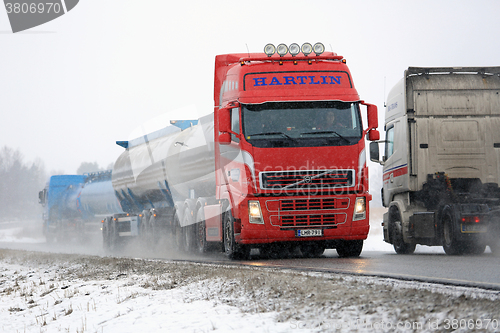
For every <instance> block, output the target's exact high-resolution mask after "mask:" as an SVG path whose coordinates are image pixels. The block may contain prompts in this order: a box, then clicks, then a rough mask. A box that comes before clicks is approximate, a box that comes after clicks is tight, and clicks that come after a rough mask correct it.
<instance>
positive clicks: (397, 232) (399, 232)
mask: <svg viewBox="0 0 500 333" xmlns="http://www.w3.org/2000/svg"><path fill="white" fill-rule="evenodd" d="M389 232H390V235H391V240H392V246H393V247H394V251H396V253H397V254H412V253H413V252H415V247H416V246H417V245H416V244H413V243H405V241H404V238H403V222H402V219H401V214H400V213H399V212H396V213H395V220H394V221H393V222H392V223H391V224H390V226H389Z"/></svg>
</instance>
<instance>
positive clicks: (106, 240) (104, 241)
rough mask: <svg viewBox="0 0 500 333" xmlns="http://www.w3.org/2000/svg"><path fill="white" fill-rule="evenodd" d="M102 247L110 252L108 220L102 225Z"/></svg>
mask: <svg viewBox="0 0 500 333" xmlns="http://www.w3.org/2000/svg"><path fill="white" fill-rule="evenodd" d="M102 247H103V249H104V250H105V251H108V250H109V222H108V218H105V219H104V222H103V224H102Z"/></svg>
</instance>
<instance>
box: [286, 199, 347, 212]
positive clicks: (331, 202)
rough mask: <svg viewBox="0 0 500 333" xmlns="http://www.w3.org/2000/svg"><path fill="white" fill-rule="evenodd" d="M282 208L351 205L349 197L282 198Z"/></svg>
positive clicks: (324, 207) (336, 207)
mask: <svg viewBox="0 0 500 333" xmlns="http://www.w3.org/2000/svg"><path fill="white" fill-rule="evenodd" d="M280 202H281V210H282V211H289V210H319V209H339V208H347V207H348V206H349V199H347V198H343V199H298V200H281V201H280Z"/></svg>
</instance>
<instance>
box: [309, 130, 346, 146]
mask: <svg viewBox="0 0 500 333" xmlns="http://www.w3.org/2000/svg"><path fill="white" fill-rule="evenodd" d="M302 134H312V135H316V134H335V135H336V136H337V137H338V138H340V139H343V140H344V141H346V142H349V143H351V141H349V140H348V139H346V138H344V137H343V136H342V135H340V134H339V133H337V132H335V131H315V132H304V133H300V135H302Z"/></svg>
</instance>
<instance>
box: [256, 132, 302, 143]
mask: <svg viewBox="0 0 500 333" xmlns="http://www.w3.org/2000/svg"><path fill="white" fill-rule="evenodd" d="M259 135H262V136H267V135H281V136H282V137H285V138H287V139H290V140H292V141H297V139H295V138H292V137H291V136H290V135H288V134H285V133H283V132H268V133H255V134H249V135H248V136H249V137H252V136H259Z"/></svg>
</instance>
